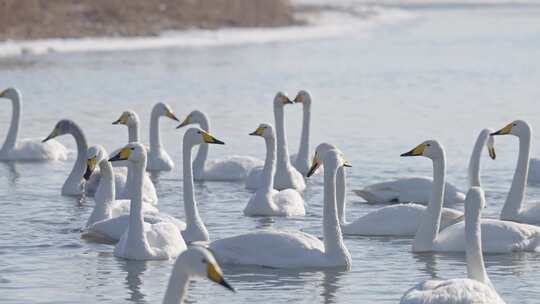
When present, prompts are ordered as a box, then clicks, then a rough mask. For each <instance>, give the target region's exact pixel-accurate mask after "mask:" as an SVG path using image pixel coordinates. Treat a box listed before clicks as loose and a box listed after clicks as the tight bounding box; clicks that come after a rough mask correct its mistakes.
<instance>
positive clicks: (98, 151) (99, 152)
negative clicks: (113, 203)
mask: <svg viewBox="0 0 540 304" xmlns="http://www.w3.org/2000/svg"><path fill="white" fill-rule="evenodd" d="M106 155H107V151H106V150H105V148H104V147H103V146H101V145H93V146H91V147H90V148H88V150H87V151H86V172H85V173H84V175H83V177H84V179H85V180H89V179H90V176H92V173H93V172H94V170H96V167H97V165H98V164H99V165H100V167H101V163H102V161H103V160H105V161H107V160H106Z"/></svg>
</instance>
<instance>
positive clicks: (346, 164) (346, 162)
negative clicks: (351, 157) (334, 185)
mask: <svg viewBox="0 0 540 304" xmlns="http://www.w3.org/2000/svg"><path fill="white" fill-rule="evenodd" d="M343 167H347V168H352V165H351V163H349V162H348V161H347V160H345V161H344V162H343Z"/></svg>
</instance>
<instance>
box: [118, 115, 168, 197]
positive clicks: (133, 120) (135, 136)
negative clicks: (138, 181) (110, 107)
mask: <svg viewBox="0 0 540 304" xmlns="http://www.w3.org/2000/svg"><path fill="white" fill-rule="evenodd" d="M113 124H115V125H116V124H121V125H125V126H127V128H128V143H131V142H139V115H137V113H135V112H134V111H125V112H123V113H122V115H120V118H118V119H117V120H116V121H114V122H113ZM145 149H146V147H145ZM118 152H119V151H118V150H117V151H114V152H113V153H112V155H116V154H118ZM119 163H120V165H119V166H127V167H128V175H127V185H128V187H126V189H125V190H124V191H122V192H120V193H119V195H120V198H123V199H128V198H129V197H130V196H131V194H130V193H131V189H130V188H131V185H132V184H133V182H132V174H131V170H130V168H129V164H130V162H119ZM113 166H118V165H115V164H113ZM143 201H144V202H145V203H152V204H157V201H158V197H157V193H156V188H155V187H154V183H153V182H152V180H151V179H150V176H149V175H148V174H145V175H144V183H143Z"/></svg>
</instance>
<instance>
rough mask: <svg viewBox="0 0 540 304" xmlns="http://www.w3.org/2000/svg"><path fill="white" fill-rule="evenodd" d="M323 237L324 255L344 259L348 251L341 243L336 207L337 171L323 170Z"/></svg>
mask: <svg viewBox="0 0 540 304" xmlns="http://www.w3.org/2000/svg"><path fill="white" fill-rule="evenodd" d="M324 169H325V170H324V209H323V236H324V248H325V253H326V255H327V256H329V257H334V258H336V257H340V258H344V257H345V256H347V255H348V254H349V253H348V250H347V248H346V247H345V243H344V242H343V235H342V234H341V227H340V225H339V220H338V215H337V206H336V174H337V169H338V168H336V167H334V168H324Z"/></svg>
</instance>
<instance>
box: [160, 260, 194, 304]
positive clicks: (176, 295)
mask: <svg viewBox="0 0 540 304" xmlns="http://www.w3.org/2000/svg"><path fill="white" fill-rule="evenodd" d="M176 267H177V266H175V269H174V270H173V272H172V274H171V278H170V279H169V285H168V286H167V291H166V292H165V298H164V299H163V304H182V303H184V297H185V295H186V293H187V286H188V283H189V278H188V276H187V275H186V274H185V273H184V272H183V271H181V270H179V269H176Z"/></svg>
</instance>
